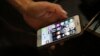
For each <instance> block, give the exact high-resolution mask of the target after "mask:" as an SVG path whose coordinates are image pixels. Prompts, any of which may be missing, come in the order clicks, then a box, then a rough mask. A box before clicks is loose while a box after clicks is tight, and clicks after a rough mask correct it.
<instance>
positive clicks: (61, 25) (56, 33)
mask: <svg viewBox="0 0 100 56" xmlns="http://www.w3.org/2000/svg"><path fill="white" fill-rule="evenodd" d="M80 33H81V24H80V19H79V15H75V16H73V17H69V18H67V19H66V20H64V21H62V22H58V23H54V24H51V25H49V26H46V27H44V28H41V29H39V30H38V31H37V47H41V46H45V45H49V44H50V43H56V42H57V41H58V42H59V41H60V40H62V39H67V38H71V36H74V35H78V34H80Z"/></svg>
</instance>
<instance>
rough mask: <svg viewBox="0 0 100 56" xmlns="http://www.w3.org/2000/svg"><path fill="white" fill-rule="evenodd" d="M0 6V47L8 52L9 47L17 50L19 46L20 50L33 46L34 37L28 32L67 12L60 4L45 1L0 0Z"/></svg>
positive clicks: (58, 19) (58, 18) (57, 19)
mask: <svg viewBox="0 0 100 56" xmlns="http://www.w3.org/2000/svg"><path fill="white" fill-rule="evenodd" d="M0 7H1V8H0V25H1V33H2V34H1V37H0V39H1V40H2V41H1V43H0V44H1V49H2V50H3V51H4V49H6V50H8V52H9V50H10V49H8V48H11V47H12V48H14V50H18V51H19V50H20V47H22V48H21V50H24V49H25V51H27V50H29V48H28V49H27V48H26V47H33V46H34V43H33V42H34V38H35V37H34V36H33V35H32V34H31V33H30V32H32V30H38V29H39V28H41V27H43V26H46V25H49V24H52V23H54V22H57V21H60V20H63V19H64V18H66V17H67V12H66V11H64V10H63V9H62V7H61V6H60V5H58V4H54V3H50V2H45V1H40V2H35V1H32V0H1V1H0ZM23 19H24V20H23ZM2 47H3V48H2ZM16 47H17V48H18V47H19V48H18V49H16ZM23 47H24V48H23ZM4 52H5V51H4ZM27 52H28V51H27Z"/></svg>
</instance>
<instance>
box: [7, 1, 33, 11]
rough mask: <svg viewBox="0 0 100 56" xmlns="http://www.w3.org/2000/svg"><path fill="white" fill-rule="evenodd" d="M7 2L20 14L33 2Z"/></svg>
mask: <svg viewBox="0 0 100 56" xmlns="http://www.w3.org/2000/svg"><path fill="white" fill-rule="evenodd" d="M7 1H8V2H9V3H10V4H12V5H13V6H14V7H15V8H16V9H18V10H19V11H21V12H22V11H23V9H26V8H27V6H28V4H30V3H31V2H33V0H7Z"/></svg>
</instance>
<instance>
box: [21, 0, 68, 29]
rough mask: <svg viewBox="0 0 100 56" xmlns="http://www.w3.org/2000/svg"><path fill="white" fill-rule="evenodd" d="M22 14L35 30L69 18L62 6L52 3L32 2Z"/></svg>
mask: <svg viewBox="0 0 100 56" xmlns="http://www.w3.org/2000/svg"><path fill="white" fill-rule="evenodd" d="M22 14H23V16H24V20H25V21H26V22H27V23H28V24H29V25H30V26H31V27H33V28H34V29H39V28H41V27H43V26H46V25H49V24H51V23H54V22H56V21H60V20H64V19H65V18H67V12H66V11H65V10H63V8H62V7H61V6H60V5H58V4H54V3H50V2H31V3H30V4H28V5H27V8H25V9H24V12H22Z"/></svg>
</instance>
